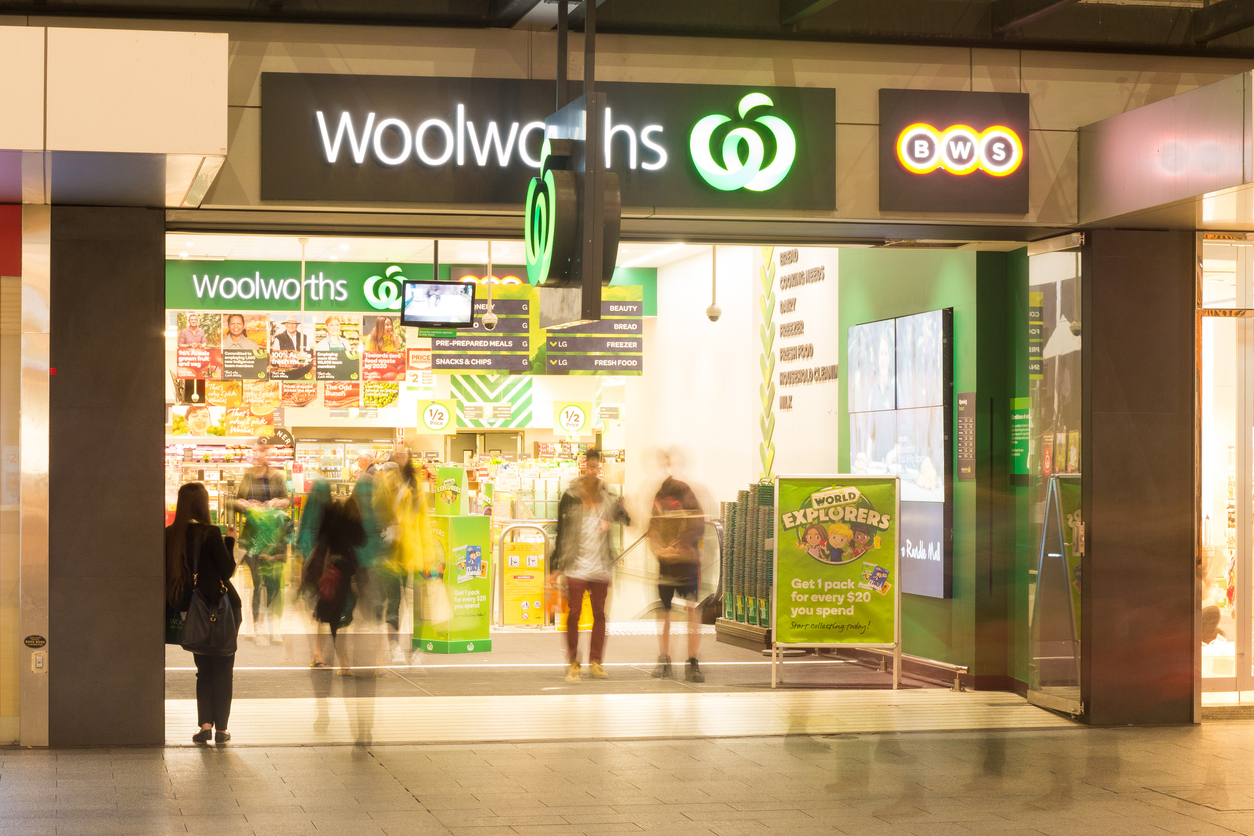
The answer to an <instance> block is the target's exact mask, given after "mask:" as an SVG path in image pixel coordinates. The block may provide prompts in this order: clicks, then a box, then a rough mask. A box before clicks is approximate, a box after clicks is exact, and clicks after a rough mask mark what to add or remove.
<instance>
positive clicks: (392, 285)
mask: <svg viewBox="0 0 1254 836" xmlns="http://www.w3.org/2000/svg"><path fill="white" fill-rule="evenodd" d="M400 272H401V268H400V267H397V266H396V265H395V264H393V265H392V266H391V267H389V268H388V269H387V270H385V271H384V276H386V278H384V276H371V277H370V278H368V279H366V283H365V284H364V285H362V288H361V291H362V293H363V294H364V295H365V297H366V301H367V302H368V303H370V307H372V308H374V309H375V310H376V311H399V310H400V309H401V288H402V282H404V281H405V277H404V276H402V275H399V273H400ZM394 274H396V275H394Z"/></svg>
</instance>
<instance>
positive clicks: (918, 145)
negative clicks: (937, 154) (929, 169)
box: [914, 139, 927, 160]
mask: <svg viewBox="0 0 1254 836" xmlns="http://www.w3.org/2000/svg"><path fill="white" fill-rule="evenodd" d="M914 155H915V156H916V157H918V158H919V159H920V160H926V159H927V140H926V139H916V140H915V141H914Z"/></svg>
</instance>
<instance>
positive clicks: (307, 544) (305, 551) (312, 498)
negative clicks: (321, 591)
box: [295, 478, 332, 668]
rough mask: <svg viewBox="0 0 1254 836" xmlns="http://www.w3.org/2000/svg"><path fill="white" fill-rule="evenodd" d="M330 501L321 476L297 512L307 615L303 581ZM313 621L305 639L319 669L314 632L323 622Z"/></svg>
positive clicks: (308, 600)
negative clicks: (308, 634)
mask: <svg viewBox="0 0 1254 836" xmlns="http://www.w3.org/2000/svg"><path fill="white" fill-rule="evenodd" d="M331 502H332V500H331V483H330V482H328V481H327V480H326V479H321V478H319V479H317V480H315V481H314V483H313V485H311V486H310V488H309V493H308V494H306V495H305V504H304V506H303V507H302V508H301V512H300V528H299V529H298V530H297V532H296V543H295V545H296V552H297V554H298V555H299V559H300V561H301V590H302V592H304V593H305V594H304V595H302V596H301V600H302V602H304V603H305V604H306V605H307V606H308V608H309V614H310V616H312V615H313V608H314V604H315V601H316V596H314V595H311V594H309V593H310V592H312V591H313V590H311V589H310V587H309V585H308V584H307V583H306V582H305V581H306V579H307V578H308V575H309V571H310V568H311V566H312V563H313V560H312V558H313V553H314V546H316V545H317V542H318V530H319V529H320V528H321V527H322V518H323V517H324V516H325V515H326V512H327V508H328V507H330V505H331ZM313 623H314V633H315V634H314V635H313V636H311V637H310V639H309V655H310V657H311V661H310V667H313V668H322V667H326V662H325V661H324V660H323V658H322V640H321V637H320V636H319V635H318V634H319V633H320V632H321V627H322V626H323V625H322V624H321V622H319V621H318V620H317V619H316V618H315V619H313Z"/></svg>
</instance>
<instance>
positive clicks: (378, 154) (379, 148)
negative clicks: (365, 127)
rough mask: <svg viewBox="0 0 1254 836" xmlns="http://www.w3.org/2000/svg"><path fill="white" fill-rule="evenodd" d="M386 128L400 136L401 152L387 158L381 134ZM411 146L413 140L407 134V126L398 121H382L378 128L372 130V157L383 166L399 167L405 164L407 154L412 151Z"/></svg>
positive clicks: (407, 157)
mask: <svg viewBox="0 0 1254 836" xmlns="http://www.w3.org/2000/svg"><path fill="white" fill-rule="evenodd" d="M388 128H395V129H396V131H397V133H399V134H400V135H401V152H400V153H399V154H397V155H396V156H395V157H392V156H389V155H388V153H387V152H386V151H384V150H383V132H384V131H386V130H387V129H388ZM413 146H414V138H413V137H412V136H410V134H409V126H408V125H406V124H405V123H404V122H402V121H401V120H399V119H384V120H383V121H382V122H380V123H379V127H377V128H375V129H374V155H375V158H376V159H377V160H378V161H379V162H381V163H383V164H384V165H400V164H401V163H403V162H405V160H407V159H409V152H410V151H412V150H413Z"/></svg>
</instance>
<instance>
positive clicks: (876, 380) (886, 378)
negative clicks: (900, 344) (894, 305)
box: [849, 319, 897, 412]
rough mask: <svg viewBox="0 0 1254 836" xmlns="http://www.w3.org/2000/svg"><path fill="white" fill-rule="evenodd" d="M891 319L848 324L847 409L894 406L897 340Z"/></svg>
mask: <svg viewBox="0 0 1254 836" xmlns="http://www.w3.org/2000/svg"><path fill="white" fill-rule="evenodd" d="M894 325H895V323H894V322H893V320H891V319H885V320H882V321H880V322H868V323H866V324H865V325H851V326H849V411H850V412H878V411H880V410H884V409H896V408H897V368H896V366H897V364H896V357H897V339H896V336H895V328H894Z"/></svg>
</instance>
